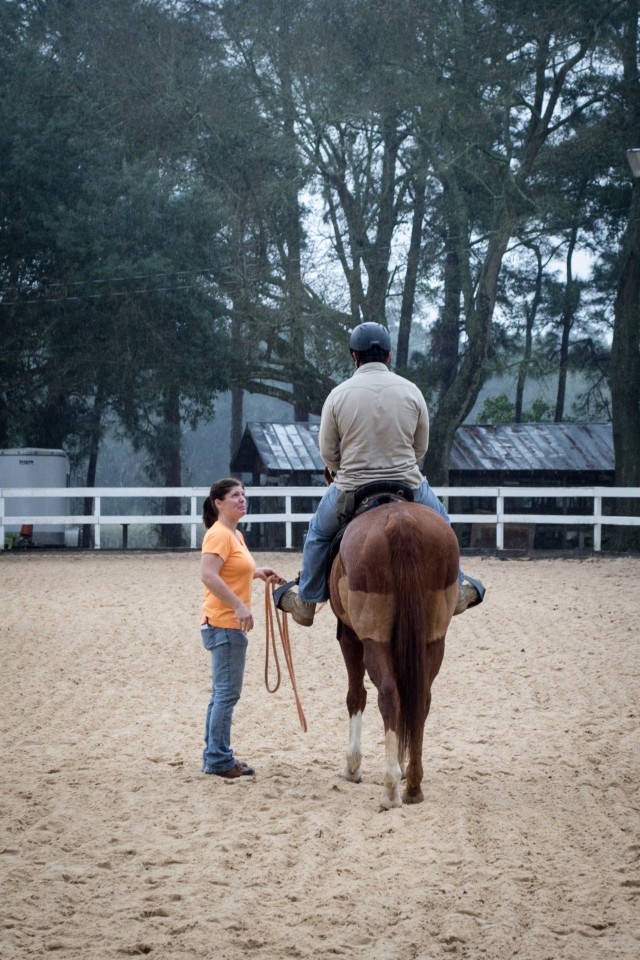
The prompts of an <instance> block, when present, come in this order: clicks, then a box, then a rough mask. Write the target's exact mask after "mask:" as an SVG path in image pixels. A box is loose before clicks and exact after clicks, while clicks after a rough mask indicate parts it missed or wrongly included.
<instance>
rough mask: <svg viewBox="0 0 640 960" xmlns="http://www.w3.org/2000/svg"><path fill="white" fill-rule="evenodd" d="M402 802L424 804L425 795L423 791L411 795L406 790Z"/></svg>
mask: <svg viewBox="0 0 640 960" xmlns="http://www.w3.org/2000/svg"><path fill="white" fill-rule="evenodd" d="M402 800H403V802H404V803H422V801H423V800H424V793H423V792H422V790H418V791H417V792H416V793H409V791H408V790H405V792H404V794H403V797H402Z"/></svg>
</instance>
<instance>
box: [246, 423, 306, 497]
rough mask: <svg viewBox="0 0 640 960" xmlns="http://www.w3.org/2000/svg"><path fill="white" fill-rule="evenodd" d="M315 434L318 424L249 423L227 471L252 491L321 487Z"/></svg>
mask: <svg viewBox="0 0 640 960" xmlns="http://www.w3.org/2000/svg"><path fill="white" fill-rule="evenodd" d="M319 430H320V424H318V423H260V422H256V421H253V422H249V423H247V425H246V427H245V430H244V433H243V435H242V439H241V441H240V445H239V447H238V449H237V450H236V452H235V453H234V455H233V457H232V458H231V464H230V465H231V471H232V473H233V474H234V475H235V474H243V478H245V477H246V478H247V479H248V482H250V483H251V484H252V485H253V486H255V487H262V486H267V485H279V486H291V487H292V486H312V485H315V484H318V485H320V484H324V479H323V476H322V472H323V470H324V463H323V461H322V457H321V456H320V451H319V449H318V431H319ZM249 478H250V479H249Z"/></svg>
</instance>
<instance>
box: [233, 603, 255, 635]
mask: <svg viewBox="0 0 640 960" xmlns="http://www.w3.org/2000/svg"><path fill="white" fill-rule="evenodd" d="M234 613H235V615H236V617H237V618H238V623H239V624H240V629H241V630H243V631H244V633H248V632H249V630H251V629H252V628H253V614H252V613H251V610H249V608H248V607H245V605H244V603H240V602H239V601H238V603H237V604H236V606H235V607H234Z"/></svg>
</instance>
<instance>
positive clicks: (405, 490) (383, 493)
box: [326, 480, 413, 581]
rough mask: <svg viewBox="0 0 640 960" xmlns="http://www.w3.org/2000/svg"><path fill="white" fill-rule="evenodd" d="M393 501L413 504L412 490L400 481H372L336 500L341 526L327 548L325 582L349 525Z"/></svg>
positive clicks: (346, 492)
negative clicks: (357, 518)
mask: <svg viewBox="0 0 640 960" xmlns="http://www.w3.org/2000/svg"><path fill="white" fill-rule="evenodd" d="M394 501H402V502H404V503H413V490H412V488H411V487H410V486H409V484H408V483H404V481H402V480H372V481H371V483H364V484H362V486H361V487H356V489H355V490H346V491H345V492H344V494H343V495H341V496H340V499H339V500H338V520H339V521H340V524H341V526H340V529H339V530H338V532H337V533H336V535H335V537H334V538H333V540H332V541H331V547H330V548H329V556H328V558H327V569H326V576H327V581H328V580H329V574H330V573H331V566H332V564H333V561H334V560H335V558H336V555H337V553H338V550H339V549H340V543H341V541H342V538H343V536H344V532H345V530H346V529H347V526H348V525H349V523H350V522H351V521H352V520H354V519H355V518H356V517H359V516H360V514H362V513H366V512H367V511H368V510H373V508H374V507H379V506H381V505H382V504H383V503H393V502H394Z"/></svg>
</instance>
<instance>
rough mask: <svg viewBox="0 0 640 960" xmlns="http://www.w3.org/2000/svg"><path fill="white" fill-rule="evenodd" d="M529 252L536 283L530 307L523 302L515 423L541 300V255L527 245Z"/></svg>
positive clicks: (521, 400) (519, 414)
mask: <svg viewBox="0 0 640 960" xmlns="http://www.w3.org/2000/svg"><path fill="white" fill-rule="evenodd" d="M527 246H529V249H530V250H533V253H534V255H535V258H536V264H537V268H536V282H535V286H534V292H533V299H532V301H531V306H529V304H528V303H527V302H526V300H525V316H526V326H525V333H524V352H523V356H522V360H521V361H520V366H519V368H518V382H517V384H516V403H515V416H514V419H515V422H516V423H521V422H522V407H523V404H524V388H525V385H526V382H527V375H528V373H529V364H530V363H531V354H532V351H533V328H534V325H535V322H536V316H537V313H538V307H539V306H540V301H541V299H542V275H543V268H542V254H541V253H540V248H539V247H536V246H534V245H533V244H527Z"/></svg>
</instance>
